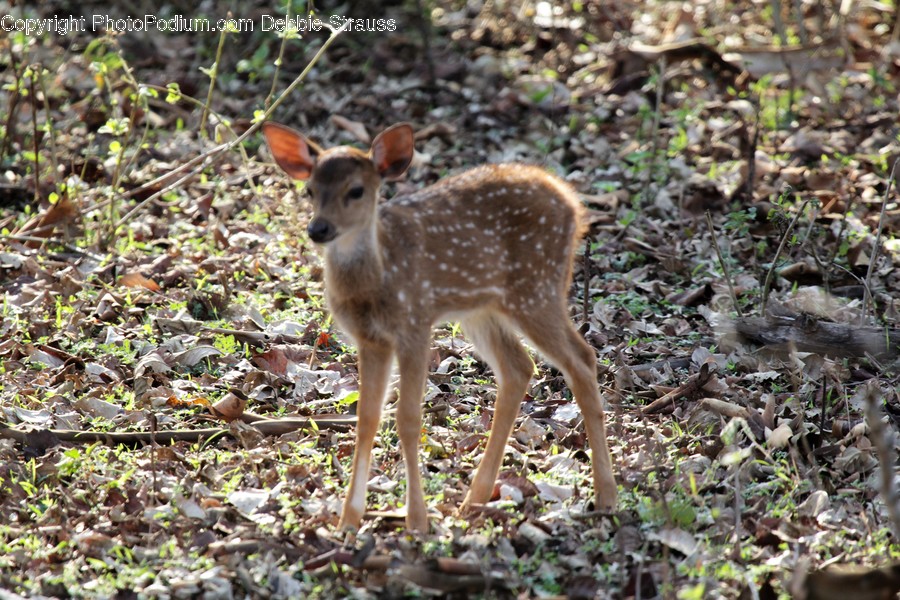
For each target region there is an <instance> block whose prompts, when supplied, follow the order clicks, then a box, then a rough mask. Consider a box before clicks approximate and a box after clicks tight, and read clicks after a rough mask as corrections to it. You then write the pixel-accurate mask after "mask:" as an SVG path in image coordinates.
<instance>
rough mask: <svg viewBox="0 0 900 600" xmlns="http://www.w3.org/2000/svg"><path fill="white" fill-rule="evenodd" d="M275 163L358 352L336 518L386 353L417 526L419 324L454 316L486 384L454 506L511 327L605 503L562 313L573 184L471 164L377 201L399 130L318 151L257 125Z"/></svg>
mask: <svg viewBox="0 0 900 600" xmlns="http://www.w3.org/2000/svg"><path fill="white" fill-rule="evenodd" d="M264 131H265V133H266V137H267V139H268V140H269V144H270V147H271V148H272V150H273V153H274V154H275V157H276V160H277V161H278V163H279V165H281V166H282V167H283V168H284V169H285V170H286V171H287V172H288V173H289V174H292V175H293V176H295V177H298V178H302V179H305V178H307V177H308V179H309V181H308V187H309V189H310V191H311V199H312V205H313V213H314V219H313V221H312V222H311V223H310V235H311V236H313V237H314V239H316V237H318V238H319V241H321V242H323V243H325V244H326V246H325V273H326V280H325V285H326V295H327V298H328V303H329V306H330V308H331V310H332V312H333V314H334V316H335V319H336V320H337V322H338V324H339V325H340V326H341V327H342V328H344V330H345V331H346V332H347V333H349V334H350V335H351V336H352V337H353V339H354V340H355V342H356V344H357V345H358V347H359V353H360V400H359V405H358V416H359V427H358V431H357V440H358V443H357V447H356V453H355V455H354V460H353V472H354V475H353V478H352V481H351V485H350V491H349V493H348V497H347V500H346V502H345V504H344V509H343V513H342V516H341V523H342V525H344V526H358V525H359V522H360V519H361V518H362V512H363V510H364V495H365V490H364V482H365V479H366V478H367V471H368V468H369V463H370V456H371V449H372V444H373V443H374V436H375V431H376V429H377V422H378V420H379V419H380V415H381V404H382V402H383V398H384V392H385V386H386V384H387V370H388V368H389V365H390V360H391V357H394V356H396V357H397V360H398V363H399V366H400V376H401V384H400V400H399V402H398V408H397V423H398V431H399V433H400V440H401V446H402V449H403V453H404V458H405V461H406V466H407V483H408V486H407V510H408V516H407V523H408V525H409V527H410V528H411V529H419V530H422V529H425V528H426V527H427V521H426V511H425V504H424V500H423V495H422V489H421V481H420V477H419V471H418V455H417V448H418V437H419V433H420V428H421V398H422V393H423V391H424V380H425V369H426V362H425V361H426V356H427V354H428V345H429V342H430V337H431V328H432V326H433V325H434V324H435V323H437V322H439V321H440V320H442V319H448V318H451V319H454V320H456V319H459V320H461V321H462V323H463V328H464V330H465V331H466V332H467V333H468V335H469V336H470V337H471V338H472V340H473V342H474V343H475V345H476V348H477V349H478V350H479V352H480V353H481V354H482V355H483V356H484V358H485V359H486V360H487V361H488V362H489V363H490V365H491V366H492V367H493V369H494V372H495V375H496V376H497V379H498V383H499V392H498V397H497V402H496V408H495V414H494V426H493V429H492V432H491V436H490V438H489V440H488V444H487V447H486V449H485V455H484V458H483V460H482V463H481V465H480V466H479V469H478V471H477V473H476V475H475V478H474V480H473V482H472V486H471V489H470V492H469V495H468V496H467V498H466V502H465V505H466V506H469V505H471V504H477V503H483V502H486V501H487V500H489V499H490V495H491V492H492V490H493V485H494V481H495V480H496V477H497V472H498V471H499V468H500V464H501V461H502V457H503V449H504V447H505V444H506V440H507V439H508V437H509V435H510V433H511V430H512V426H513V424H514V421H515V416H516V414H517V412H518V406H519V403H520V402H521V400H522V397H523V396H524V393H525V389H526V387H527V385H528V380H529V378H530V376H531V371H532V363H531V360H530V358H529V357H528V354H527V353H526V352H525V350H524V349H523V348H522V346H521V343H520V342H519V341H518V339H517V336H516V334H515V332H516V331H519V332H521V333H522V334H524V335H525V336H526V337H528V338H529V339H530V340H531V341H532V343H533V344H534V345H535V346H536V347H537V348H538V349H540V350H541V351H542V352H543V353H544V354H546V355H547V357H548V358H550V360H551V361H552V362H554V363H555V364H556V365H557V366H558V367H559V368H560V369H561V370H562V371H563V373H564V375H565V376H566V379H567V381H568V382H569V385H570V387H571V388H572V391H573V393H574V394H575V398H576V400H577V402H578V404H579V406H580V407H581V409H582V412H583V413H584V418H585V425H586V428H587V432H588V437H589V439H590V443H591V447H592V448H593V449H594V455H595V456H594V460H593V475H594V485H595V493H596V497H597V503H598V506H599V507H601V508H605V509H612V508H614V506H615V502H616V488H615V480H614V479H613V475H612V467H611V462H610V457H609V450H608V448H607V444H606V431H605V424H604V423H605V419H604V414H603V409H602V402H601V399H600V394H599V390H598V389H597V383H596V364H595V363H596V358H595V356H594V351H593V350H592V349H591V348H590V346H588V345H587V344H586V343H585V342H584V340H583V339H582V338H581V337H580V336H579V335H578V334H577V333H576V332H575V331H574V329H573V328H572V325H571V323H569V321H568V317H567V296H568V290H569V286H570V284H571V275H572V260H573V257H574V253H575V246H576V244H577V242H578V240H579V238H580V237H581V236H582V235H583V233H584V230H585V227H586V225H585V221H584V217H583V213H584V209H583V207H582V205H581V203H580V202H579V200H578V198H577V196H576V195H575V193H574V191H573V190H572V189H571V188H570V187H569V186H568V185H566V184H565V183H564V182H562V181H561V180H559V179H558V178H556V177H554V176H552V175H550V174H549V173H547V172H546V171H544V170H542V169H539V168H537V167H531V166H525V165H518V164H505V165H490V166H484V167H479V168H476V169H472V170H470V171H467V172H465V173H463V174H461V175H458V176H455V177H448V178H446V179H444V180H442V181H441V182H439V183H437V184H435V185H433V186H431V187H428V188H425V189H423V190H421V191H418V192H416V193H414V194H410V195H408V196H402V197H398V198H394V199H393V200H391V201H390V202H387V203H384V204H381V205H379V203H378V196H379V187H380V184H381V179H382V177H396V176H398V175H399V174H402V172H403V171H404V170H405V169H406V167H407V165H408V164H409V162H410V160H411V158H412V130H411V128H409V127H408V126H406V125H398V126H394V127H392V128H390V129H388V130H386V131H385V132H383V133H382V134H381V135H379V136H378V137H377V138H376V139H375V141H374V142H373V145H372V150H371V151H370V152H369V153H368V154H366V153H363V152H360V151H359V150H355V149H352V148H347V147H340V148H335V149H331V150H324V151H323V150H321V149H319V148H318V147H316V146H314V145H312V144H309V143H308V141H307V140H306V139H305V138H303V137H302V136H301V135H300V134H297V133H296V132H292V131H291V130H288V129H287V128H284V127H283V126H279V125H275V124H266V127H265V129H264Z"/></svg>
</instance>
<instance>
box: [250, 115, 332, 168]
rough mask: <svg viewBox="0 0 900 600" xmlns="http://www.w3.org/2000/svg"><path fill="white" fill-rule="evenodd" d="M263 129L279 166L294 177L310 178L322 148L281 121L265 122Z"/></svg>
mask: <svg viewBox="0 0 900 600" xmlns="http://www.w3.org/2000/svg"><path fill="white" fill-rule="evenodd" d="M262 131H263V135H264V136H266V143H267V144H269V149H270V150H271V151H272V156H274V157H275V162H276V163H278V166H279V167H281V168H282V170H283V171H284V172H285V173H287V174H288V175H290V176H291V177H293V178H294V179H309V176H310V174H311V173H312V170H313V167H314V166H315V165H316V156H317V155H318V154H319V153H320V152H321V151H322V150H321V149H320V148H319V147H318V146H316V145H315V144H313V143H312V142H310V141H309V140H308V139H306V138H305V137H303V135H302V134H300V133H298V132H296V131H294V130H293V129H291V128H290V127H286V126H284V125H281V124H280V123H273V122H271V121H269V122H266V123H263V126H262Z"/></svg>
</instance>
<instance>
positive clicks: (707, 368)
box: [642, 362, 715, 415]
mask: <svg viewBox="0 0 900 600" xmlns="http://www.w3.org/2000/svg"><path fill="white" fill-rule="evenodd" d="M714 372H715V363H714V362H705V363H703V364H702V365H701V366H700V372H699V373H697V374H696V375H692V376H691V377H690V378H688V380H687V381H685V382H684V383H683V384H681V385H680V386H678V387H677V388H675V389H674V390H672V391H671V392H669V393H668V394H666V395H665V396H662V397H661V398H657V399H656V400H654V401H653V402H651V403H650V404H648V405H647V406H645V407H644V410H643V411H642V412H643V413H644V414H645V415H651V414H653V413H658V412H661V411H662V410H664V409H666V408H667V407H668V406H669V405H670V404H672V403H674V402H675V400H677V399H678V398H681V397H692V396H696V395H697V394H698V393H699V392H700V389H701V388H702V387H703V386H704V385H706V383H707V382H708V381H709V378H710V377H712V374H713V373H714Z"/></svg>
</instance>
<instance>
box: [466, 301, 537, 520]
mask: <svg viewBox="0 0 900 600" xmlns="http://www.w3.org/2000/svg"><path fill="white" fill-rule="evenodd" d="M462 325H463V330H464V331H465V332H466V335H467V336H468V337H469V339H471V340H472V343H473V344H475V349H476V350H477V351H478V353H479V354H480V355H481V356H482V357H483V358H484V360H485V361H487V363H488V364H489V365H490V366H491V368H492V369H493V370H494V376H495V377H496V379H497V386H498V390H497V401H496V403H495V405H494V422H493V424H492V425H491V433H490V435H489V436H488V441H487V446H486V447H485V450H484V457H483V458H482V459H481V464H479V465H478V469H477V471H476V472H475V478H474V479H473V480H472V485H471V487H470V488H469V493H468V495H466V499H465V501H464V502H463V505H462V510H465V509H466V508H467V507H469V506H470V505H472V504H483V503H485V502H487V501H489V500H490V499H491V495H492V494H493V491H494V483H495V482H496V481H497V474H498V473H499V472H500V465H501V464H502V463H503V455H504V454H505V452H504V450H505V449H506V442H507V441H508V440H509V436H510V434H511V433H512V429H513V425H514V424H515V421H516V415H518V414H519V406H520V405H521V404H522V399H523V398H524V396H525V390H526V388H527V387H528V382H529V380H530V379H531V374H532V372H533V371H534V363H533V362H532V361H531V358H530V357H529V356H528V353H527V352H526V351H525V348H524V347H523V346H522V343H521V342H520V341H519V339H518V336H517V335H516V334H515V332H514V331H513V330H512V329H511V328H510V327H509V326H508V325H507V324H506V323H504V322H503V320H502V318H500V317H498V316H497V315H492V314H490V313H479V314H477V315H473V316H470V317H468V318H467V319H465V320H464V321H463V323H462Z"/></svg>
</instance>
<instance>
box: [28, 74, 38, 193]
mask: <svg viewBox="0 0 900 600" xmlns="http://www.w3.org/2000/svg"><path fill="white" fill-rule="evenodd" d="M38 69H39V67H38V65H31V66H30V67H28V70H29V71H30V75H31V77H30V78H29V85H30V87H31V129H32V132H31V134H32V135H31V138H32V139H31V142H32V144H33V146H34V204H35V206H36V205H37V203H38V202H39V201H40V196H41V186H40V180H41V155H40V154H39V153H38V126H37V96H36V95H35V93H34V79H35V77H37V74H36V73H37V71H38Z"/></svg>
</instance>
